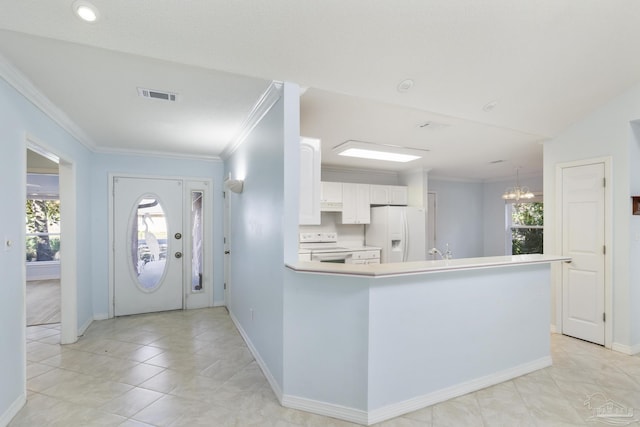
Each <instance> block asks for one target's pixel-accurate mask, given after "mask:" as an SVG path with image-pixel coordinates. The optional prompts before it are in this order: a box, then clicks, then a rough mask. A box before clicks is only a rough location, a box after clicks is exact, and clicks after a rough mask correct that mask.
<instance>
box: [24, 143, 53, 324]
mask: <svg viewBox="0 0 640 427" xmlns="http://www.w3.org/2000/svg"><path fill="white" fill-rule="evenodd" d="M58 173H59V168H58V163H56V162H54V161H52V160H49V159H48V158H46V157H44V156H42V155H40V154H38V153H37V152H35V151H33V150H31V149H27V181H26V182H27V188H26V195H27V197H26V206H25V210H26V230H25V232H26V245H25V246H26V248H25V259H26V279H27V283H26V318H27V326H35V325H48V324H57V323H60V295H61V294H60V243H61V241H60V191H59V183H58Z"/></svg>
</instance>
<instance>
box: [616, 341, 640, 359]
mask: <svg viewBox="0 0 640 427" xmlns="http://www.w3.org/2000/svg"><path fill="white" fill-rule="evenodd" d="M611 350H613V351H617V352H619V353H623V354H628V355H629V356H633V355H635V354H638V353H640V344H636V345H626V344H620V343H617V342H614V343H613V344H611Z"/></svg>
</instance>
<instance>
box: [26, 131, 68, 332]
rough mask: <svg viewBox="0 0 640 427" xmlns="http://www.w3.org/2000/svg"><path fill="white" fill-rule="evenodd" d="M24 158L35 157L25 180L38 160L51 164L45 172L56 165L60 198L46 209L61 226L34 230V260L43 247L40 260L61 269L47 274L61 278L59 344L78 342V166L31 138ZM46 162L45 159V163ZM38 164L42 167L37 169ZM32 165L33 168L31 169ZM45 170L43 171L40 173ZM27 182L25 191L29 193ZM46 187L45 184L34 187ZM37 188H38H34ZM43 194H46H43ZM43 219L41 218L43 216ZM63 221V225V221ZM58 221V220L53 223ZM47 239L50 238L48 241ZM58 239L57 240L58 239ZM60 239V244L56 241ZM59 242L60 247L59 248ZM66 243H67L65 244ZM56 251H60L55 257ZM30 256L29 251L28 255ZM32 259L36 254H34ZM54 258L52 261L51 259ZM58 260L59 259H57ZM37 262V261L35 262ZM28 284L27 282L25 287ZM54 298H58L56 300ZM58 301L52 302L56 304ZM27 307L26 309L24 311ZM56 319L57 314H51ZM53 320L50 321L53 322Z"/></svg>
mask: <svg viewBox="0 0 640 427" xmlns="http://www.w3.org/2000/svg"><path fill="white" fill-rule="evenodd" d="M25 152H26V154H25V157H29V156H32V163H31V164H29V161H28V160H25V165H24V168H25V169H24V174H25V177H26V174H27V171H29V170H31V171H32V172H38V169H39V168H41V167H42V164H39V163H34V162H36V161H39V160H42V159H45V160H47V161H48V162H47V163H43V164H44V165H45V166H44V169H45V170H47V169H48V170H49V171H53V170H54V169H55V167H54V166H53V165H56V166H57V178H58V198H57V203H56V204H55V205H57V207H56V206H54V204H53V203H49V206H48V208H46V209H44V210H46V211H49V210H50V211H49V212H47V214H48V218H47V220H49V219H53V218H52V217H54V218H55V217H57V220H58V225H57V226H53V225H52V227H51V229H48V228H47V230H46V231H43V230H40V231H35V232H34V233H29V234H35V236H29V237H36V239H35V241H36V243H35V244H36V250H35V258H36V260H37V259H38V256H39V255H38V249H37V245H38V244H42V247H41V248H40V252H41V254H42V255H41V259H42V260H43V262H48V263H49V264H48V267H49V268H52V267H56V266H57V268H59V273H57V274H56V273H51V272H49V273H47V274H50V275H54V276H56V275H57V276H59V279H58V280H59V297H58V298H57V303H58V305H59V310H57V312H58V313H59V319H57V320H58V321H59V323H60V343H61V344H70V343H74V342H76V341H77V339H78V307H77V279H76V274H77V273H76V271H77V268H76V265H77V261H76V260H77V256H76V255H77V249H76V247H75V246H76V245H75V244H74V242H75V241H76V236H77V232H76V191H75V188H76V187H75V167H74V165H73V162H71V161H69V160H67V159H68V158H69V157H67V156H64V155H60V153H57V152H56V151H55V150H53V149H51V148H49V147H47V146H46V145H45V144H43V143H41V142H39V141H37V140H36V139H35V138H33V137H32V136H30V135H27V136H26V138H25ZM43 162H44V160H43ZM37 165H39V166H37ZM30 166H33V168H32V169H29V167H30ZM40 171H42V170H40ZM27 182H28V181H27V180H26V179H25V187H26V188H25V191H28V188H29V187H27V186H26V183H27ZM34 185H40V188H42V187H43V184H34ZM31 188H33V189H35V188H36V187H31ZM41 192H43V193H44V191H41ZM43 206H46V203H41V204H40V207H43ZM25 217H27V208H26V205H25ZM40 218H41V219H42V215H40ZM63 218H64V223H63V222H62V221H61V219H63ZM52 222H55V221H52ZM46 237H48V242H47V239H46ZM56 237H57V239H56ZM56 240H57V242H56ZM58 242H59V244H60V246H58ZM64 242H67V243H64ZM23 244H24V245H25V251H26V250H27V247H28V246H27V245H28V242H27V232H25V235H24V242H23ZM56 252H59V253H58V254H56ZM27 253H28V252H27ZM27 253H26V254H25V262H27V261H26V259H27ZM31 256H32V257H33V253H31ZM49 257H51V258H53V259H52V260H49V259H48V258H49ZM56 258H57V259H56ZM36 262H37V261H36ZM26 286H27V284H26V283H25V288H26ZM52 299H55V297H53V298H52ZM54 303H55V301H50V304H51V305H53V304H54ZM26 310H27V307H25V311H26ZM52 316H55V314H52ZM54 319H55V318H54ZM50 320H51V319H50Z"/></svg>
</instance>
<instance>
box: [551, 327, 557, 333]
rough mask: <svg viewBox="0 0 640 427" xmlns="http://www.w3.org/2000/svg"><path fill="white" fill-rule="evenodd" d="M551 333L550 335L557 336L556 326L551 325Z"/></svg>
mask: <svg viewBox="0 0 640 427" xmlns="http://www.w3.org/2000/svg"><path fill="white" fill-rule="evenodd" d="M551 333H552V334H557V333H558V330H557V329H556V325H551Z"/></svg>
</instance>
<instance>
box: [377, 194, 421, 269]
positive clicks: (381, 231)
mask: <svg viewBox="0 0 640 427" xmlns="http://www.w3.org/2000/svg"><path fill="white" fill-rule="evenodd" d="M425 212H426V211H425V209H424V208H416V207H411V206H377V207H373V208H371V223H370V224H369V225H367V226H366V232H365V242H366V245H367V246H378V247H380V248H382V251H381V252H380V262H381V263H385V262H405V261H424V260H425V259H426V253H427V249H426V243H427V239H426V213H425Z"/></svg>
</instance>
